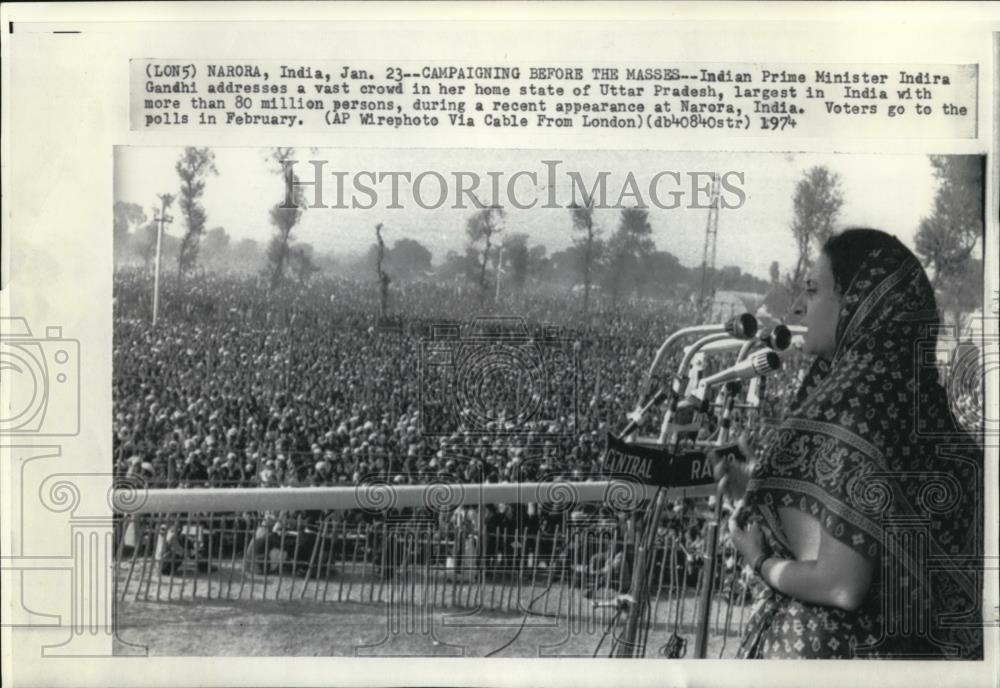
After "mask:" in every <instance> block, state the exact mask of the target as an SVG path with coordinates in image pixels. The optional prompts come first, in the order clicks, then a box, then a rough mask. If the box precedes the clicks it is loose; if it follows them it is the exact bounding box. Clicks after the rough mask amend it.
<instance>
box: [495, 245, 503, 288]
mask: <svg viewBox="0 0 1000 688" xmlns="http://www.w3.org/2000/svg"><path fill="white" fill-rule="evenodd" d="M502 274H503V244H501V245H500V253H499V255H498V256H497V293H496V296H495V300H496V301H499V300H500V276H501V275H502Z"/></svg>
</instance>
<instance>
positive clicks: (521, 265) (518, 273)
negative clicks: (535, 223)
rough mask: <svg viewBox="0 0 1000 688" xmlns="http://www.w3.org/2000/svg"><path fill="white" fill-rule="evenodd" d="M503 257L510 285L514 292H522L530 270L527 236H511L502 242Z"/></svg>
mask: <svg viewBox="0 0 1000 688" xmlns="http://www.w3.org/2000/svg"><path fill="white" fill-rule="evenodd" d="M503 257H504V264H505V266H506V271H507V272H508V274H509V275H510V283H511V285H512V286H513V287H514V289H515V290H517V291H522V290H523V289H524V285H525V282H527V280H528V271H529V269H530V255H529V252H528V235H527V234H511V235H510V236H508V237H506V238H505V239H504V242H503Z"/></svg>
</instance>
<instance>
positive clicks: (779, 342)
mask: <svg viewBox="0 0 1000 688" xmlns="http://www.w3.org/2000/svg"><path fill="white" fill-rule="evenodd" d="M767 338H768V340H769V341H768V344H770V345H771V348H772V349H774V350H775V351H784V350H785V349H787V348H788V347H789V345H790V344H791V343H792V331H791V330H789V329H788V328H787V327H785V326H784V325H776V326H775V327H774V329H773V330H771V334H769V335H768V337H767Z"/></svg>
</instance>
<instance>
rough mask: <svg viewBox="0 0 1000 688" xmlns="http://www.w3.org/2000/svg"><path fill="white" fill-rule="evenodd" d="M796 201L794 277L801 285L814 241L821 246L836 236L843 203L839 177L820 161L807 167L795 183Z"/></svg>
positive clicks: (810, 260)
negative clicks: (835, 231) (834, 234)
mask: <svg viewBox="0 0 1000 688" xmlns="http://www.w3.org/2000/svg"><path fill="white" fill-rule="evenodd" d="M793 204H794V209H795V217H794V218H793V219H792V236H794V237H795V244H796V247H797V248H798V253H799V256H798V260H797V262H796V263H795V271H794V272H793V273H792V275H791V281H792V284H794V285H799V284H801V283H802V280H803V279H804V278H805V274H806V272H807V271H808V270H809V267H810V266H811V265H812V247H813V244H814V243H816V244H818V245H819V246H822V245H823V244H824V243H825V242H826V240H827V239H829V238H830V237H831V236H833V232H834V229H835V228H836V225H837V218H838V216H839V215H840V208H841V206H843V205H844V196H843V193H842V192H841V189H840V177H839V176H837V175H836V174H834V173H832V172H830V170H828V169H827V168H826V167H823V166H819V165H818V166H816V167H813V168H811V169H809V170H807V171H806V173H805V174H804V175H803V177H802V179H800V180H799V182H798V184H796V185H795V197H794V200H793Z"/></svg>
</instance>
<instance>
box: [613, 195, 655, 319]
mask: <svg viewBox="0 0 1000 688" xmlns="http://www.w3.org/2000/svg"><path fill="white" fill-rule="evenodd" d="M652 235H653V228H652V226H650V224H649V211H647V210H646V209H645V208H622V212H621V217H620V220H619V225H618V231H616V232H615V234H614V236H612V237H611V241H610V242H609V244H608V252H609V253H610V258H611V261H610V264H609V266H608V275H607V280H608V288H609V290H610V292H611V297H612V299H613V300H614V301H615V303H617V302H618V300H619V299H620V298H621V297H622V296H623V295H626V294H630V293H633V292H634V291H636V290H637V289H639V288H640V287H642V286H645V279H644V278H643V276H642V275H643V273H644V272H645V271H646V268H647V267H648V265H647V263H648V260H649V257H650V256H651V255H652V254H653V252H654V251H655V250H656V245H655V244H654V243H653V236H652Z"/></svg>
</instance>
